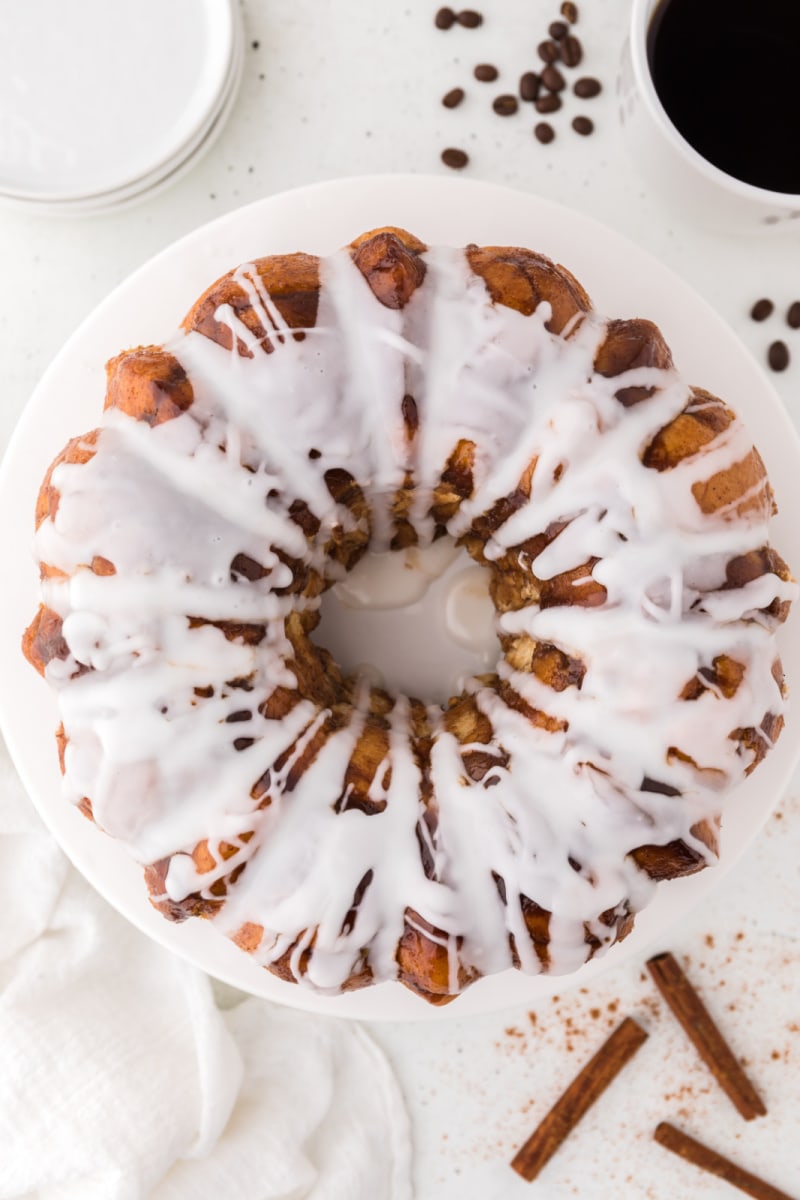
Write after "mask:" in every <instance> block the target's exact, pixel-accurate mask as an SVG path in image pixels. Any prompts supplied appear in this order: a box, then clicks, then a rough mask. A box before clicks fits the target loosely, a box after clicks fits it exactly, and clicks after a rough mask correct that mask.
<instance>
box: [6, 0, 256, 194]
mask: <svg viewBox="0 0 800 1200" xmlns="http://www.w3.org/2000/svg"><path fill="white" fill-rule="evenodd" d="M0 29H2V38H0V199H2V200H6V201H9V202H11V203H13V204H16V205H17V206H20V205H21V206H24V207H25V208H26V209H28V210H29V211H36V212H41V213H46V214H51V213H67V214H81V213H94V212H101V211H105V210H110V209H116V208H118V207H119V206H120V205H123V204H129V203H131V202H133V201H135V200H139V199H141V198H144V197H145V196H150V195H152V194H153V192H154V191H156V190H157V189H160V188H162V187H164V186H165V185H166V184H167V183H171V182H172V181H173V180H174V179H176V178H177V177H178V176H179V175H181V174H183V172H184V171H186V169H187V168H188V167H189V166H190V165H191V164H193V163H194V162H195V161H196V160H197V158H198V157H199V156H200V155H201V154H202V153H203V152H204V151H205V150H206V149H207V148H208V147H209V146H210V145H211V143H212V142H213V140H214V138H215V137H216V135H217V134H218V133H219V131H220V129H221V128H222V126H223V124H224V122H225V119H226V118H227V116H228V114H229V112H230V110H231V108H232V106H233V102H234V99H235V96H236V92H237V89H238V85H239V82H240V80H241V76H242V69H243V65H244V34H243V29H242V22H241V15H240V11H239V5H238V2H237V0H135V3H124V4H123V3H120V2H119V0H0Z"/></svg>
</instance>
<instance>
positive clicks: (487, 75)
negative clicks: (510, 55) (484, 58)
mask: <svg viewBox="0 0 800 1200" xmlns="http://www.w3.org/2000/svg"><path fill="white" fill-rule="evenodd" d="M499 74H500V72H499V71H498V69H497V67H493V66H492V64H491V63H478V65H477V67H476V68H475V70H474V71H473V75H474V76H475V78H476V79H479V80H480V81H481V83H494V81H495V79H497V76H498V75H499Z"/></svg>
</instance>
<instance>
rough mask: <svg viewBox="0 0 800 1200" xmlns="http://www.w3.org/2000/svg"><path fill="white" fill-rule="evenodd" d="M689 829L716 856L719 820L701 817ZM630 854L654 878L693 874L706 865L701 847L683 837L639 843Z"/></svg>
mask: <svg viewBox="0 0 800 1200" xmlns="http://www.w3.org/2000/svg"><path fill="white" fill-rule="evenodd" d="M690 832H691V834H692V836H693V837H696V838H697V840H698V841H699V842H702V844H703V845H704V846H705V847H706V849H707V850H708V851H709V854H710V855H711V856H714V857H716V855H717V854H718V853H719V822H718V821H717V822H716V823H714V822H712V821H700V822H698V824H696V825H693V826H692V828H691V830H690ZM631 858H632V859H633V860H634V862H635V863H636V865H637V867H639V868H640V869H641V870H642V871H644V872H645V874H646V875H649V876H650V878H651V879H655V880H657V881H660V880H662V879H679V878H682V877H683V876H684V875H694V874H696V873H697V872H698V871H702V870H703V868H704V867H707V866H708V859H707V858H706V856H705V855H704V854H703V853H702V851H700V850H698V849H696V848H695V847H692V846H688V845H687V844H686V842H684V841H683V839H682V838H677V839H676V840H675V841H672V842H668V843H667V844H666V845H662V846H658V845H646V846H638V847H637V848H636V850H633V851H632V852H631Z"/></svg>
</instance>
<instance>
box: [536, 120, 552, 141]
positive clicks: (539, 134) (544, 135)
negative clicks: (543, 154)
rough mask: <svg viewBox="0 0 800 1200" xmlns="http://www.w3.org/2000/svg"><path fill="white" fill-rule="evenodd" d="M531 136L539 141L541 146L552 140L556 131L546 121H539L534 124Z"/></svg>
mask: <svg viewBox="0 0 800 1200" xmlns="http://www.w3.org/2000/svg"><path fill="white" fill-rule="evenodd" d="M533 136H534V137H535V138H536V140H537V142H541V143H542V145H543V146H546V145H547V144H548V142H552V140H553V138H554V137H555V136H556V131H555V129H553V126H552V125H548V123H547V121H540V122H539V124H538V125H535V126H534V130H533Z"/></svg>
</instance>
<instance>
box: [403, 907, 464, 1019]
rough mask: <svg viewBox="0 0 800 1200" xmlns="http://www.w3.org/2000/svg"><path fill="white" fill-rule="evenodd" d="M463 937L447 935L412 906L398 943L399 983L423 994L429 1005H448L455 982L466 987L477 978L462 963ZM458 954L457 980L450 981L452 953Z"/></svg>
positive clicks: (454, 995)
mask: <svg viewBox="0 0 800 1200" xmlns="http://www.w3.org/2000/svg"><path fill="white" fill-rule="evenodd" d="M462 942H463V938H461V937H452V936H451V937H448V935H447V934H446V933H445V932H444V931H443V930H441V929H437V928H436V926H434V925H431V924H430V922H429V921H426V920H425V919H424V918H423V917H421V916H420V915H419V913H416V912H414V910H413V909H410V908H409V909H406V920H405V927H404V929H403V933H402V936H401V938H400V941H399V942H398V944H397V956H396V957H397V967H398V979H399V981H400V983H402V984H404V985H405V987H407V988H409V989H410V990H411V991H412V992H416V994H417V995H418V996H422V997H423V998H424V999H425V1000H427V1001H428V1003H429V1004H437V1005H441V1004H449V1003H450V1002H451V1000H455V998H456V994H457V993H456V992H455V991H453V990H452V982H456V984H457V987H458V988H459V989H460V988H464V987H466V986H467V985H468V984H470V983H472V982H474V980H475V979H476V978H478V974H477V972H476V971H474V970H470V969H468V968H467V967H465V966H464V965H463V963H462V962H461V954H460V952H461V946H462ZM453 954H454V955H456V957H457V966H456V971H455V974H456V980H454V981H451V964H450V957H451V955H453Z"/></svg>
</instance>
